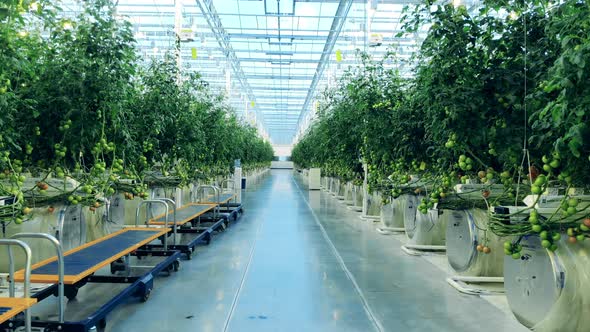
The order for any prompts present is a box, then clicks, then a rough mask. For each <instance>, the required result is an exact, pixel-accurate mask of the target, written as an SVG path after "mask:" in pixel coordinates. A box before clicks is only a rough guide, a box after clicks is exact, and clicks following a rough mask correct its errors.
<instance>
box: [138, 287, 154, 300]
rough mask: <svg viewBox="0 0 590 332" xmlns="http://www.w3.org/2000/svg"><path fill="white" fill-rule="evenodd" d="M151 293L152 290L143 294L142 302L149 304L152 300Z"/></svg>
mask: <svg viewBox="0 0 590 332" xmlns="http://www.w3.org/2000/svg"><path fill="white" fill-rule="evenodd" d="M151 293H152V290H151V289H148V290H146V291H145V293H143V296H142V297H141V302H147V300H149V299H150V294H151Z"/></svg>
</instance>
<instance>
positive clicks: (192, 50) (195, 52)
mask: <svg viewBox="0 0 590 332" xmlns="http://www.w3.org/2000/svg"><path fill="white" fill-rule="evenodd" d="M191 56H192V58H193V59H196V58H197V48H196V47H193V48H191Z"/></svg>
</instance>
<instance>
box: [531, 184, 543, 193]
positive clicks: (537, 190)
mask: <svg viewBox="0 0 590 332" xmlns="http://www.w3.org/2000/svg"><path fill="white" fill-rule="evenodd" d="M531 192H532V193H533V194H535V195H539V194H540V193H541V187H539V186H537V185H532V186H531Z"/></svg>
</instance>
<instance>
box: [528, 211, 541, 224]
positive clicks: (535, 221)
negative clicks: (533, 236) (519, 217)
mask: <svg viewBox="0 0 590 332" xmlns="http://www.w3.org/2000/svg"><path fill="white" fill-rule="evenodd" d="M529 223H531V224H533V225H535V224H538V223H539V218H538V217H537V216H536V215H532V214H531V215H530V216H529Z"/></svg>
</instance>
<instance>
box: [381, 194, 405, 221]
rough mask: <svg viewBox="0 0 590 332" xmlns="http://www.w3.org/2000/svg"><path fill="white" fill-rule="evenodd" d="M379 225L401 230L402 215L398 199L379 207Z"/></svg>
mask: <svg viewBox="0 0 590 332" xmlns="http://www.w3.org/2000/svg"><path fill="white" fill-rule="evenodd" d="M380 216H381V225H382V226H383V227H384V228H403V227H404V215H403V211H402V209H401V206H400V201H399V199H394V200H392V201H391V202H389V203H388V204H385V205H382V206H381V213H380Z"/></svg>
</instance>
